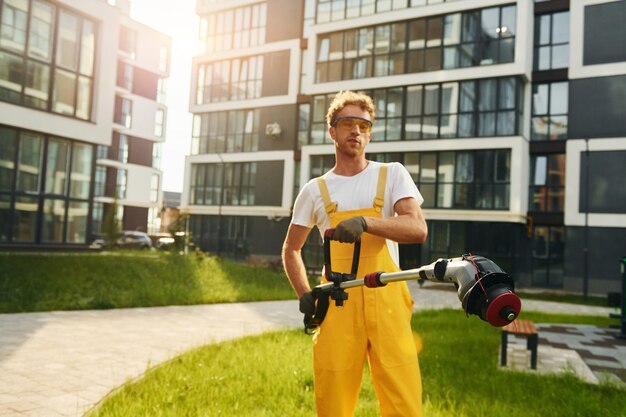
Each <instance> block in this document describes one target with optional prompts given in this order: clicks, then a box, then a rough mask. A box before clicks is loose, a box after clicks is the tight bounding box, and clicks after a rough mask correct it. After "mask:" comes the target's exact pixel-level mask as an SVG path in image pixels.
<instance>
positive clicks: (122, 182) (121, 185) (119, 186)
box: [115, 169, 126, 200]
mask: <svg viewBox="0 0 626 417" xmlns="http://www.w3.org/2000/svg"><path fill="white" fill-rule="evenodd" d="M115 197H116V198H119V199H120V200H123V199H125V198H126V170H125V169H118V170H117V178H116V181H115Z"/></svg>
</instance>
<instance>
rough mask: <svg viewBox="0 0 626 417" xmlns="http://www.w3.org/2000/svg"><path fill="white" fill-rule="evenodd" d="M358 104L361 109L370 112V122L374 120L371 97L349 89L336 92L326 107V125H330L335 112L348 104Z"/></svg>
mask: <svg viewBox="0 0 626 417" xmlns="http://www.w3.org/2000/svg"><path fill="white" fill-rule="evenodd" d="M350 104H352V105H355V106H359V107H360V108H361V109H362V110H365V111H367V112H368V113H369V114H370V117H371V119H372V122H374V116H375V115H376V112H375V110H374V109H375V108H374V102H373V101H372V99H371V98H370V97H369V96H367V95H365V94H361V93H355V92H354V91H350V90H342V91H340V92H338V93H337V95H336V96H335V98H333V101H332V102H331V103H330V106H329V107H328V113H326V123H327V124H328V126H329V127H330V126H332V123H333V121H334V120H335V118H336V117H337V114H338V113H339V112H340V111H341V110H343V108H344V107H346V106H348V105H350Z"/></svg>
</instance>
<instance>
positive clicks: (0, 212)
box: [0, 194, 13, 242]
mask: <svg viewBox="0 0 626 417" xmlns="http://www.w3.org/2000/svg"><path fill="white" fill-rule="evenodd" d="M12 224H13V221H12V219H11V196H10V195H8V194H0V242H7V241H8V240H9V237H10V236H11V228H12Z"/></svg>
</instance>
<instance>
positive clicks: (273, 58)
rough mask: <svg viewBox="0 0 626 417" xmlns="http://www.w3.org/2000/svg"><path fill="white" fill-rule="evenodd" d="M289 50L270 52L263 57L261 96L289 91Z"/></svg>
mask: <svg viewBox="0 0 626 417" xmlns="http://www.w3.org/2000/svg"><path fill="white" fill-rule="evenodd" d="M289 56H290V53H289V51H278V52H272V53H269V54H266V55H265V58H264V59H263V90H262V92H261V96H262V97H270V96H281V95H285V94H288V93H289V82H288V80H289Z"/></svg>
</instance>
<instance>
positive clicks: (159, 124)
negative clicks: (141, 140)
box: [154, 109, 165, 138]
mask: <svg viewBox="0 0 626 417" xmlns="http://www.w3.org/2000/svg"><path fill="white" fill-rule="evenodd" d="M164 124H165V110H163V109H157V111H156V115H155V122H154V135H155V136H157V137H160V138H162V137H163V133H164V130H165V129H164Z"/></svg>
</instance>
